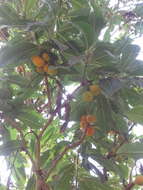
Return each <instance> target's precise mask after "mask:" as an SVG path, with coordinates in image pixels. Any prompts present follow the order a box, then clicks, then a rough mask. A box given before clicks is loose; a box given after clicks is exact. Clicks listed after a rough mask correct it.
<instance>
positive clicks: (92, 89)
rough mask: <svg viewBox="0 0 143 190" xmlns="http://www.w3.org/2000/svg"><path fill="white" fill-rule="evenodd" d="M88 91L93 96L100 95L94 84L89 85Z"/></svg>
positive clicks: (99, 89)
mask: <svg viewBox="0 0 143 190" xmlns="http://www.w3.org/2000/svg"><path fill="white" fill-rule="evenodd" d="M89 90H90V91H91V92H92V94H93V95H94V96H98V95H99V94H100V93H101V88H100V87H99V86H98V85H96V84H94V85H90V86H89Z"/></svg>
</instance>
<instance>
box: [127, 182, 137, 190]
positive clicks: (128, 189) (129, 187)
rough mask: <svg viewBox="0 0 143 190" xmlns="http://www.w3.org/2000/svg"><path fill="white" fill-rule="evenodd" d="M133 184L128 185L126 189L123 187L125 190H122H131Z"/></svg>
mask: <svg viewBox="0 0 143 190" xmlns="http://www.w3.org/2000/svg"><path fill="white" fill-rule="evenodd" d="M134 185H135V184H134V183H130V184H128V185H127V186H126V187H125V189H124V190H131V189H132V188H133V187H134Z"/></svg>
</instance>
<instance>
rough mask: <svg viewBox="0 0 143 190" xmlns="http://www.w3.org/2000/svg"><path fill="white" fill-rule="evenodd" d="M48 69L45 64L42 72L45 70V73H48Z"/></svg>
mask: <svg viewBox="0 0 143 190" xmlns="http://www.w3.org/2000/svg"><path fill="white" fill-rule="evenodd" d="M48 69H49V67H48V65H45V66H44V68H43V70H44V72H46V73H48Z"/></svg>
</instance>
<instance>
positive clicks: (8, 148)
mask: <svg viewBox="0 0 143 190" xmlns="http://www.w3.org/2000/svg"><path fill="white" fill-rule="evenodd" d="M21 147H22V142H21V141H18V140H11V141H8V142H6V143H4V144H3V145H0V155H4V156H9V155H10V154H11V153H13V152H15V151H17V150H20V148H21Z"/></svg>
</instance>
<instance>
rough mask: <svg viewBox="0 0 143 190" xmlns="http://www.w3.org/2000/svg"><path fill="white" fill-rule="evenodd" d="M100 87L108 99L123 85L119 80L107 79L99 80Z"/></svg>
mask: <svg viewBox="0 0 143 190" xmlns="http://www.w3.org/2000/svg"><path fill="white" fill-rule="evenodd" d="M100 87H101V88H102V91H103V93H104V95H105V96H107V97H110V96H113V95H114V94H115V93H116V92H118V91H119V90H120V89H121V88H123V87H124V84H123V82H121V81H120V80H119V79H115V78H108V79H102V80H100Z"/></svg>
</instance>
